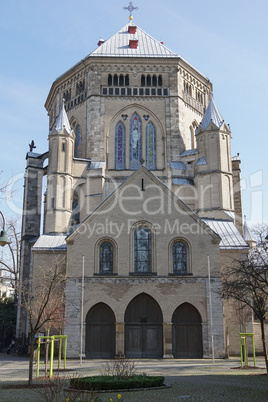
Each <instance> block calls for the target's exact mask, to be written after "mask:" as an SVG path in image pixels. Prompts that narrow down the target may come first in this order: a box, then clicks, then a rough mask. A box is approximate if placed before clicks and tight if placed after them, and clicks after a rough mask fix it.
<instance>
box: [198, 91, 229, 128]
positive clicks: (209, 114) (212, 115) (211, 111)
mask: <svg viewBox="0 0 268 402" xmlns="http://www.w3.org/2000/svg"><path fill="white" fill-rule="evenodd" d="M211 121H212V122H213V123H214V124H215V125H216V126H217V127H218V128H220V127H221V126H222V124H223V122H224V120H223V118H222V115H221V114H220V112H219V110H218V108H217V106H216V104H215V102H214V99H213V96H212V97H211V100H210V102H209V105H208V107H207V109H206V111H205V114H204V117H203V119H202V121H201V124H200V125H201V127H202V129H203V130H206V129H207V127H208V126H209V124H210V123H211Z"/></svg>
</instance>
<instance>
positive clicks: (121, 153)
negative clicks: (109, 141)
mask: <svg viewBox="0 0 268 402" xmlns="http://www.w3.org/2000/svg"><path fill="white" fill-rule="evenodd" d="M125 153H126V150H125V127H124V125H123V124H122V123H121V122H119V123H117V125H116V127H115V169H117V170H121V169H125V168H126V158H125Z"/></svg>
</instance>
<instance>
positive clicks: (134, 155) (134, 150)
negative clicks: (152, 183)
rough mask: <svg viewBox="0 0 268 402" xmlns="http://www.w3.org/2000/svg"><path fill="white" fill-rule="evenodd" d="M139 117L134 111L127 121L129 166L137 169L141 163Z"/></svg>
mask: <svg viewBox="0 0 268 402" xmlns="http://www.w3.org/2000/svg"><path fill="white" fill-rule="evenodd" d="M141 156H142V155H141V119H140V117H139V115H138V114H137V113H134V114H133V115H132V117H131V119H130V122H129V168H130V169H138V168H139V167H140V165H141Z"/></svg>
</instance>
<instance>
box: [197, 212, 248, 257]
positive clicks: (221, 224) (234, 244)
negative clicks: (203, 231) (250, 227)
mask: <svg viewBox="0 0 268 402" xmlns="http://www.w3.org/2000/svg"><path fill="white" fill-rule="evenodd" d="M203 221H204V222H205V223H206V224H207V225H208V226H209V227H210V228H211V229H212V230H213V231H214V232H215V233H217V234H218V235H219V236H220V238H221V242H220V249H222V250H232V249H242V250H243V249H248V248H249V247H248V245H247V243H246V242H245V240H244V238H243V237H242V235H241V234H240V232H239V231H238V229H237V227H236V226H235V224H234V223H233V222H231V221H223V220H217V219H203Z"/></svg>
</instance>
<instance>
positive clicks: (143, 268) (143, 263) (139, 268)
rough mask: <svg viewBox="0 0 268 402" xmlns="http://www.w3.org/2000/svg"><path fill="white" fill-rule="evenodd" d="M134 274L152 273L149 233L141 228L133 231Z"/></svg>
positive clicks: (146, 229)
mask: <svg viewBox="0 0 268 402" xmlns="http://www.w3.org/2000/svg"><path fill="white" fill-rule="evenodd" d="M134 242H135V272H151V271H152V245H151V231H150V230H149V229H148V228H146V227H144V226H141V227H139V228H138V229H136V231H135V238H134Z"/></svg>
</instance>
